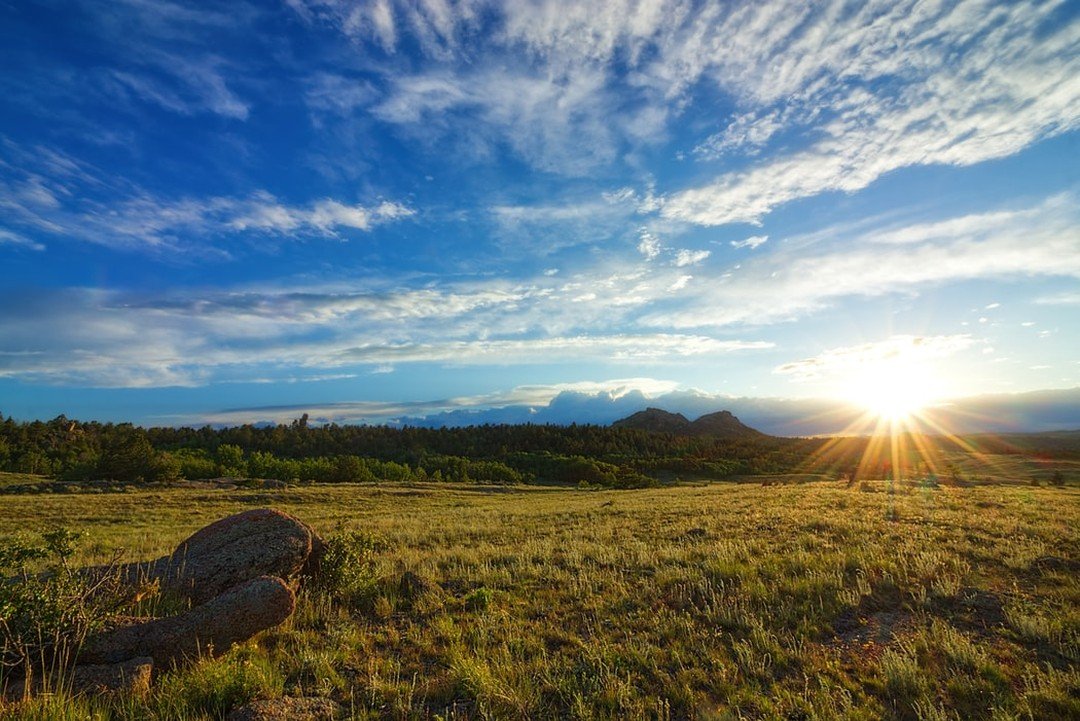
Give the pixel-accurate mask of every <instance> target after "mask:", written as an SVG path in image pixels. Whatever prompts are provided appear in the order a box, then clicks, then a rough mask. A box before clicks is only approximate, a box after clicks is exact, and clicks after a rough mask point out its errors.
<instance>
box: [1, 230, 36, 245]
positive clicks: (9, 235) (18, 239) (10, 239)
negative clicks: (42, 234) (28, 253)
mask: <svg viewBox="0 0 1080 721" xmlns="http://www.w3.org/2000/svg"><path fill="white" fill-rule="evenodd" d="M4 243H8V244H10V245H21V246H23V247H25V248H29V249H30V250H45V246H44V245H42V244H41V243H38V242H35V241H33V240H30V239H29V238H27V237H25V236H22V235H19V234H18V233H13V232H11V231H10V230H5V229H4V228H0V245H3V244H4Z"/></svg>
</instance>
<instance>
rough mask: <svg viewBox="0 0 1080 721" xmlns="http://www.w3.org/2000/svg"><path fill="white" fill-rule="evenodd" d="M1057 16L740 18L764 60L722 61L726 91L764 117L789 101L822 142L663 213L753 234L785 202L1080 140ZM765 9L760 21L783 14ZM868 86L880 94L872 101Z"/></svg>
mask: <svg viewBox="0 0 1080 721" xmlns="http://www.w3.org/2000/svg"><path fill="white" fill-rule="evenodd" d="M1059 6H1060V3H1059V2H1027V3H1020V2H1018V3H1013V4H1011V5H1008V6H996V7H987V6H986V5H985V4H984V3H981V2H958V3H948V4H937V3H910V2H900V3H888V4H886V3H876V2H872V3H866V4H865V5H864V6H863V7H862V8H861V9H860V10H859V11H857V12H846V11H844V10H842V9H841V6H840V4H838V3H827V4H824V5H822V6H821V7H820V8H813V9H812V8H811V6H810V5H803V6H802V7H801V8H800V9H796V8H787V10H788V11H790V15H788V16H787V17H785V19H784V20H783V21H781V22H779V23H778V24H776V25H771V24H770V25H767V26H766V25H762V26H754V25H753V24H752V23H751V22H750V19H749V18H747V25H746V26H744V27H747V29H748V30H749V32H748V34H747V36H746V38H745V39H746V41H747V42H748V43H750V42H754V43H756V44H757V45H758V47H759V48H760V50H758V51H756V52H751V53H749V54H746V55H739V54H738V50H731V49H726V50H724V51H722V53H721V54H722V55H725V56H728V55H729V54H730V55H731V56H730V57H726V58H725V59H724V60H721V61H720V62H721V68H726V69H727V70H728V71H734V70H736V69H738V70H740V71H741V75H739V76H735V75H732V74H729V73H728V72H724V70H723V69H722V70H721V71H720V73H721V74H720V82H721V83H730V84H731V86H732V87H733V88H735V89H736V90H737V91H741V92H743V93H745V95H746V97H747V102H749V103H752V104H757V105H760V106H761V107H762V108H769V107H772V103H774V102H775V101H777V100H778V99H780V98H790V97H792V96H793V97H794V98H795V99H796V102H798V103H800V104H801V106H802V110H801V111H800V112H798V113H789V115H790V116H791V117H792V118H794V119H796V120H793V122H795V123H798V122H803V123H805V124H806V126H805V127H808V128H812V129H813V132H814V133H815V134H816V135H818V136H820V139H819V140H816V141H814V142H812V143H811V144H810V145H809V146H807V147H805V148H804V149H801V150H797V151H795V152H790V153H788V154H786V155H782V156H776V157H773V158H771V159H769V160H767V161H764V162H762V163H760V164H758V165H756V166H752V167H751V168H749V169H747V170H741V171H736V172H729V173H726V174H724V175H721V176H720V177H719V178H717V179H716V180H714V181H712V182H710V183H708V184H706V185H703V186H701V187H698V188H693V189H688V190H684V191H681V192H678V193H675V194H673V195H671V196H670V197H669V198H668V199H667V201H666V203H665V205H664V208H663V210H662V213H663V214H664V215H665V216H666V217H670V218H677V219H680V220H684V221H689V222H693V223H699V224H703V225H720V224H724V223H732V222H751V223H753V222H759V221H760V220H761V218H762V217H764V216H765V215H766V214H767V213H768V212H769V211H771V210H772V209H773V208H774V207H776V206H778V205H781V204H783V203H786V202H788V201H791V200H794V199H796V198H801V197H807V196H811V195H816V194H818V193H821V192H825V191H844V192H852V191H855V190H859V189H861V188H864V187H866V186H867V185H868V184H869V183H871V182H873V181H874V180H875V179H877V178H878V177H880V176H881V175H882V174H884V173H887V172H889V171H891V170H895V169H897V168H902V167H906V166H911V165H927V164H934V163H941V164H950V165H971V164H974V163H978V162H981V161H984V160H988V159H992V158H999V157H1003V156H1006V155H1010V154H1012V153H1015V152H1017V151H1019V150H1021V149H1022V148H1024V147H1026V146H1028V145H1030V144H1031V143H1033V142H1035V141H1037V140H1039V139H1041V138H1044V137H1048V136H1052V135H1057V134H1060V133H1063V132H1066V131H1068V130H1070V129H1073V128H1076V127H1077V126H1078V124H1080V113H1078V112H1077V109H1076V108H1077V106H1076V102H1075V99H1076V97H1077V93H1078V92H1080V85H1078V81H1077V77H1080V56H1077V54H1076V53H1074V52H1071V51H1069V50H1068V48H1069V47H1070V45H1072V44H1074V43H1075V41H1076V37H1077V26H1076V25H1075V24H1072V25H1068V24H1061V25H1059V26H1054V25H1053V24H1052V22H1051V20H1050V19H1051V18H1052V17H1053V16H1054V14H1055V12H1056V10H1057V9H1058V7H1059ZM759 8H760V9H759V11H758V12H759V19H760V18H763V17H764V16H766V15H767V14H768V15H774V14H775V13H776V11H778V10H780V9H782V8H781V6H780V5H778V4H775V3H774V4H769V5H762V6H759ZM736 14H737V13H736ZM742 14H743V15H751V14H753V11H747V12H745V13H742ZM755 28H756V30H755ZM737 47H738V46H737ZM728 61H730V62H728ZM776 67H779V68H782V69H783V70H782V71H781V72H772V73H771V74H770V75H768V76H766V75H765V74H763V72H762V71H763V70H764V69H765V68H776ZM886 79H887V82H886ZM872 81H880V82H879V83H878V86H879V87H877V88H875V89H874V90H868V89H867V84H868V83H869V82H872ZM785 102H788V101H785ZM757 112H765V111H757ZM763 117H771V116H770V115H768V114H767V112H766V114H765V115H764V116H763ZM738 122H739V121H736V124H738ZM748 122H749V121H748ZM717 142H718V143H719V145H721V146H724V144H725V142H727V141H726V140H725V139H724V138H721V139H720V140H719V141H717ZM731 142H735V141H731ZM707 147H709V146H707Z"/></svg>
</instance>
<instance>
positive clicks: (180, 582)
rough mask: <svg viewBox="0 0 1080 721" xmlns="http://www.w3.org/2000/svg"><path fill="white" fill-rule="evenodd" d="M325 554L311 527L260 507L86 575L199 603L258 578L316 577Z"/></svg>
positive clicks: (90, 571)
mask: <svg viewBox="0 0 1080 721" xmlns="http://www.w3.org/2000/svg"><path fill="white" fill-rule="evenodd" d="M324 550H325V547H324V542H323V540H322V538H320V537H319V534H318V533H316V532H315V530H314V529H313V528H311V526H309V525H307V524H306V523H304V522H303V521H301V520H300V519H298V518H294V517H293V516H290V515H289V514H287V513H282V512H281V511H275V510H273V509H270V508H260V509H254V510H250V511H243V512H242V513H237V514H234V515H232V516H228V517H226V518H222V519H221V520H219V521H215V522H214V523H211V524H210V525H209V526H206V527H204V528H202V529H201V530H199V531H196V532H195V533H194V534H192V535H191V536H190V537H189V538H188V539H187V540H185V541H183V542H182V543H181V544H180V545H179V546H177V548H176V550H175V551H173V553H172V554H170V555H168V556H164V557H162V558H158V559H156V560H153V561H142V562H137V563H128V564H121V565H115V564H110V565H106V566H94V567H91V568H85V569H83V570H82V573H83V574H84V575H86V576H87V577H90V578H94V579H98V580H102V581H108V582H109V584H110V585H111V584H113V583H119V584H121V585H126V586H128V587H130V588H132V589H140V588H149V587H151V586H154V587H155V588H158V589H159V590H161V591H163V592H165V593H174V594H179V595H181V596H185V597H187V598H189V599H191V601H192V602H193V603H196V604H199V603H203V602H205V601H208V600H209V599H211V598H214V597H215V596H217V595H219V594H221V593H223V592H224V591H226V590H228V589H229V588H232V587H233V586H235V585H237V584H239V583H242V582H244V581H247V580H249V579H252V578H256V577H257V576H264V575H265V576H277V577H278V578H283V579H289V578H292V577H293V576H296V575H304V576H314V575H316V574H317V573H318V571H319V563H320V561H321V560H322V557H323V553H324ZM155 584H156V586H155Z"/></svg>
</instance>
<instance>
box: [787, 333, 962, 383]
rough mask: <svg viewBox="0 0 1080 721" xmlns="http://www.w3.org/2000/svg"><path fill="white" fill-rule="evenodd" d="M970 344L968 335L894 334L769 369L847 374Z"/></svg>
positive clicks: (936, 356)
mask: <svg viewBox="0 0 1080 721" xmlns="http://www.w3.org/2000/svg"><path fill="white" fill-rule="evenodd" d="M973 343H974V341H973V340H972V338H971V336H968V335H948V336H944V335H938V336H913V335H894V336H891V337H889V338H886V339H885V340H883V341H878V342H875V343H862V344H860V345H855V346H843V347H840V348H831V349H829V350H826V351H823V352H822V353H820V354H818V355H816V356H814V357H812V358H804V359H802V360H797V361H792V362H790V363H784V364H783V365H780V366H777V367H776V368H775V369H774V371H773V372H774V373H779V374H781V375H792V376H795V377H797V378H800V379H808V378H817V377H820V376H829V375H837V374H844V373H850V372H852V371H859V370H861V369H863V368H865V367H867V366H879V365H881V364H890V365H891V364H896V365H900V366H904V365H910V364H913V363H920V362H923V361H927V360H934V359H940V358H947V357H949V356H951V355H954V354H955V353H958V352H959V351H962V350H965V349H967V348H970V347H971V345H972V344H973Z"/></svg>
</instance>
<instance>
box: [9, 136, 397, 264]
mask: <svg viewBox="0 0 1080 721" xmlns="http://www.w3.org/2000/svg"><path fill="white" fill-rule="evenodd" d="M5 156H6V157H5ZM8 158H10V162H9V161H8ZM0 168H4V169H7V170H9V171H11V175H14V176H15V177H13V178H11V179H7V178H0V209H2V210H3V211H5V213H6V215H7V219H8V220H9V222H11V223H12V224H15V225H22V226H26V227H30V228H33V229H35V230H36V231H39V232H40V231H44V232H45V233H48V234H52V235H60V236H65V237H69V238H81V239H85V240H89V241H91V242H95V243H100V244H102V245H107V246H110V247H118V248H132V247H135V248H141V247H146V246H159V247H178V246H183V247H185V248H187V249H190V248H192V247H193V246H194V245H195V241H196V239H203V240H205V239H207V238H209V237H210V236H214V235H220V234H225V233H229V232H244V231H246V232H262V233H275V234H290V233H294V234H321V235H333V234H335V233H336V232H338V231H339V230H340V229H346V228H347V229H353V230H361V231H370V230H372V229H373V228H375V227H376V226H379V225H384V224H387V223H391V222H394V221H397V220H401V219H403V218H407V217H409V216H412V215H414V214H415V211H414V210H413V209H412V208H409V207H407V206H405V205H403V204H401V203H398V202H394V201H390V200H380V201H377V202H375V203H372V204H366V205H365V204H354V205H351V204H347V203H342V202H341V201H339V200H336V199H333V198H323V199H320V200H317V201H314V202H312V203H309V204H307V205H290V204H288V203H283V202H281V201H280V200H278V199H277V198H275V197H274V196H273V195H271V194H270V193H267V192H265V191H255V192H253V193H251V194H250V195H249V196H248V197H224V196H220V197H204V198H192V197H184V198H168V197H162V196H160V195H158V194H152V193H149V192H147V191H146V190H144V189H142V188H140V187H138V186H135V185H133V184H131V183H130V182H128V181H125V180H123V179H116V178H113V177H111V176H110V175H108V174H107V173H104V172H101V171H100V170H98V169H96V168H94V167H92V166H90V165H88V164H86V163H83V162H80V161H78V160H75V159H73V158H70V157H68V156H66V155H63V154H61V153H59V152H57V151H54V150H51V149H49V148H43V147H38V148H22V147H19V146H15V145H14V144H7V145H6V146H0ZM46 176H47V177H46ZM102 191H104V192H105V193H107V195H108V196H109V197H110V201H109V202H103V201H98V200H94V198H96V197H98V195H99V194H100V193H101V192H102ZM7 232H8V233H11V234H13V235H12V237H11V238H9V239H8V242H15V241H14V239H13V238H14V237H15V236H16V235H19V234H17V233H16V232H15V231H14V230H8V231H7ZM19 237H21V235H19Z"/></svg>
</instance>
